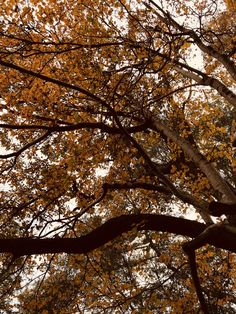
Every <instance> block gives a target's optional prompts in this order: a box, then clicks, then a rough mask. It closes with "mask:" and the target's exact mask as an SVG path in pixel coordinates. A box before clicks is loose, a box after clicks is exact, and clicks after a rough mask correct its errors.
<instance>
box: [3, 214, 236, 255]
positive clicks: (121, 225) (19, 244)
mask: <svg viewBox="0 0 236 314" xmlns="http://www.w3.org/2000/svg"><path fill="white" fill-rule="evenodd" d="M133 228H137V229H138V230H151V231H161V232H169V233H175V234H178V235H182V236H188V237H191V238H195V237H197V236H198V235H200V234H202V232H203V231H204V230H205V229H206V225H205V224H202V223H199V222H196V221H192V220H187V219H183V218H176V217H170V216H164V215H155V214H139V215H122V216H119V217H115V218H112V219H110V220H108V221H107V222H106V223H104V224H103V225H102V226H100V227H98V228H97V229H95V230H93V231H92V232H90V233H89V234H87V235H85V236H81V237H80V238H77V239H28V238H16V239H0V253H7V252H8V253H12V254H13V255H15V256H17V257H18V256H23V255H32V254H49V253H52V254H54V253H63V252H64V253H69V254H86V253H88V252H90V251H92V250H94V249H96V248H98V247H100V246H102V245H104V244H106V243H108V242H109V241H111V240H113V239H115V238H116V237H118V236H120V235H121V234H122V233H124V232H128V231H130V230H132V229H133ZM218 230H220V231H222V232H217V233H215V234H214V237H210V239H209V240H207V242H208V243H210V244H212V245H214V246H216V247H219V248H223V249H226V250H230V251H232V252H236V234H235V233H234V232H231V231H230V230H227V228H225V227H223V226H222V228H220V229H218ZM201 245H202V243H201ZM197 246H198V245H197Z"/></svg>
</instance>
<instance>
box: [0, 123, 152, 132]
mask: <svg viewBox="0 0 236 314" xmlns="http://www.w3.org/2000/svg"><path fill="white" fill-rule="evenodd" d="M0 128H3V129H11V130H36V131H37V130H48V131H50V132H66V131H67V132H68V131H75V130H80V129H100V130H101V131H103V132H106V133H109V134H121V133H122V132H121V131H120V129H119V128H116V127H111V126H108V125H106V124H105V123H103V122H80V123H77V124H73V125H63V126H60V125H54V126H49V125H40V124H21V125H16V124H6V123H2V124H0ZM147 128H148V123H147V122H145V123H143V124H140V125H137V126H132V127H128V128H126V131H127V132H128V133H136V132H141V131H144V130H146V129H147Z"/></svg>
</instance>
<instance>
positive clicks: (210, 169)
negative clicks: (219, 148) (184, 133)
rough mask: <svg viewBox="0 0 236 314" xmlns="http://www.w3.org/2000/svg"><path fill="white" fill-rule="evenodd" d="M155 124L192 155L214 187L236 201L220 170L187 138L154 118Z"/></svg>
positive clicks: (186, 152)
mask: <svg viewBox="0 0 236 314" xmlns="http://www.w3.org/2000/svg"><path fill="white" fill-rule="evenodd" d="M153 125H154V126H155V127H156V129H157V130H159V131H161V132H163V133H164V134H165V135H166V136H167V137H168V138H169V139H171V140H172V141H173V142H175V143H176V144H178V145H179V146H180V147H181V148H182V149H183V151H184V153H185V154H186V155H187V156H188V157H190V158H191V159H192V160H193V162H194V163H195V164H196V165H197V166H198V167H199V168H200V169H201V170H202V172H203V173H204V174H205V175H206V177H207V178H208V180H209V181H210V183H211V185H212V186H213V188H214V189H215V190H217V191H219V192H220V193H222V194H223V195H224V196H225V197H227V199H228V200H229V201H232V202H236V196H235V195H234V193H233V191H232V190H231V189H230V187H229V186H228V184H227V183H226V182H225V180H224V179H223V178H222V177H221V176H220V174H219V173H218V171H216V169H215V168H214V166H212V165H211V163H209V162H208V160H206V159H205V157H204V156H203V155H202V154H200V153H199V152H198V150H197V149H196V148H195V147H193V146H192V145H191V144H190V143H189V142H188V141H187V140H185V139H184V138H182V137H180V136H178V135H177V134H176V133H175V132H174V131H172V130H171V129H169V128H168V126H166V125H164V124H163V123H162V122H161V121H159V120H158V119H156V118H153Z"/></svg>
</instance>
